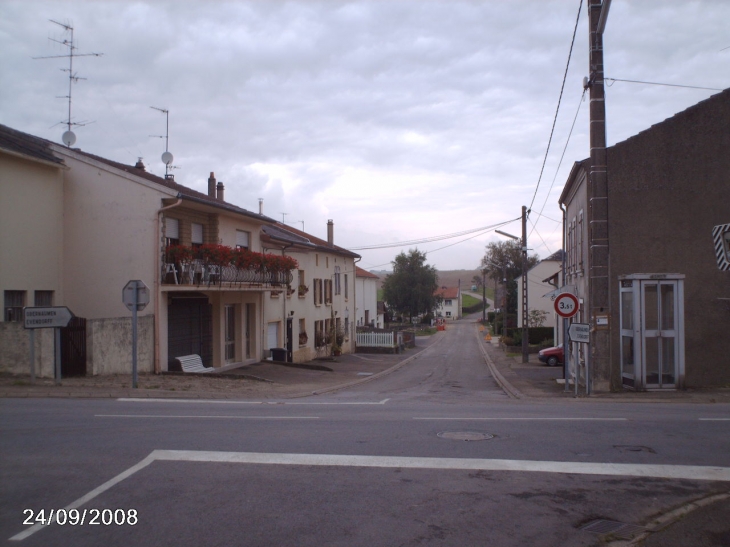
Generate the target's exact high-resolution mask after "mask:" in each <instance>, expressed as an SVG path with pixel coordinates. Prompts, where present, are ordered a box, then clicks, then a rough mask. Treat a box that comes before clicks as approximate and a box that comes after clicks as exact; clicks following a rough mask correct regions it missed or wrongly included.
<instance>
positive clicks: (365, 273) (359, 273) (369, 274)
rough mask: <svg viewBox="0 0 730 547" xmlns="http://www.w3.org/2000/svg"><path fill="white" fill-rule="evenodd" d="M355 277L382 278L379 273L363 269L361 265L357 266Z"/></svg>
mask: <svg viewBox="0 0 730 547" xmlns="http://www.w3.org/2000/svg"><path fill="white" fill-rule="evenodd" d="M355 277H365V278H367V279H380V277H378V276H377V275H375V274H374V273H372V272H369V271H367V270H363V269H362V268H361V267H360V266H355Z"/></svg>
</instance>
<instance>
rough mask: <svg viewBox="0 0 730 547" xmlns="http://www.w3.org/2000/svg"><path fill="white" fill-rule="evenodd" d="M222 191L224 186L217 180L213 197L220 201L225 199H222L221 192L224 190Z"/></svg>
mask: <svg viewBox="0 0 730 547" xmlns="http://www.w3.org/2000/svg"><path fill="white" fill-rule="evenodd" d="M224 191H225V188H224V186H223V183H222V182H219V183H218V186H216V196H215V197H216V199H218V200H220V201H225V200H224V199H223V192H224Z"/></svg>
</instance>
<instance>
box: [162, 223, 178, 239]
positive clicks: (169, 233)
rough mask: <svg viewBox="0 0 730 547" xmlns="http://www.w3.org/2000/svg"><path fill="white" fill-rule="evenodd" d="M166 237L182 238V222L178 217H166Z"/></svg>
mask: <svg viewBox="0 0 730 547" xmlns="http://www.w3.org/2000/svg"><path fill="white" fill-rule="evenodd" d="M165 237H166V238H168V239H180V223H179V222H178V220H177V219H176V218H166V219H165Z"/></svg>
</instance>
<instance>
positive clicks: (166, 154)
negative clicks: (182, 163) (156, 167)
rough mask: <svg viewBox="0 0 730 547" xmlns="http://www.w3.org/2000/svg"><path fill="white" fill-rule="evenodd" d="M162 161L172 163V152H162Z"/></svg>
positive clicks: (166, 163) (167, 163)
mask: <svg viewBox="0 0 730 547" xmlns="http://www.w3.org/2000/svg"><path fill="white" fill-rule="evenodd" d="M162 163H164V164H165V165H170V164H172V154H170V152H163V153H162Z"/></svg>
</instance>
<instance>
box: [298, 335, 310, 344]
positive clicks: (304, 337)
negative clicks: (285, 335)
mask: <svg viewBox="0 0 730 547" xmlns="http://www.w3.org/2000/svg"><path fill="white" fill-rule="evenodd" d="M308 341H309V337H308V336H307V333H306V332H300V333H299V345H300V346H306V345H307V342H308Z"/></svg>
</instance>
